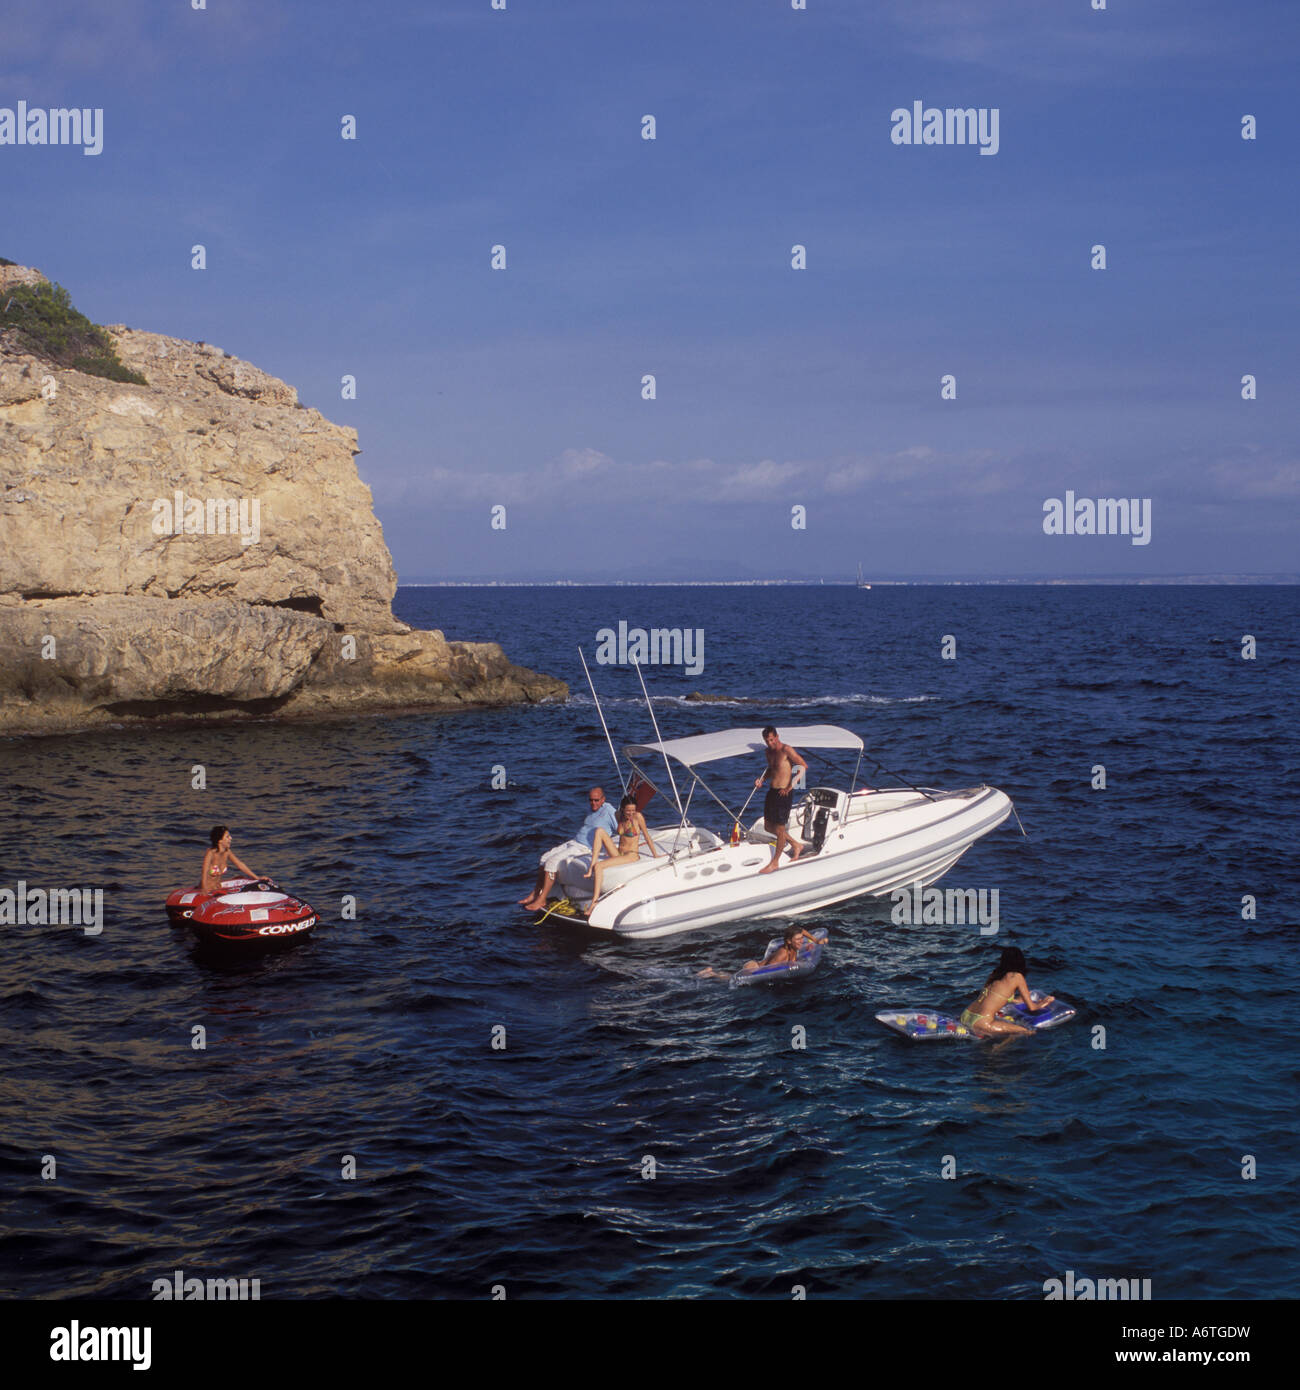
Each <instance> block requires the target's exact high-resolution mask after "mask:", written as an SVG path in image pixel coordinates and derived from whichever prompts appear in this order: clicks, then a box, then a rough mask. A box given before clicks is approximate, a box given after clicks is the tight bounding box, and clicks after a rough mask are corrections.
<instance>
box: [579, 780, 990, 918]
mask: <svg viewBox="0 0 1300 1390" xmlns="http://www.w3.org/2000/svg"><path fill="white" fill-rule="evenodd" d="M881 795H882V794H878V793H873V794H871V796H874V797H875V798H876V799H877V801H878V800H879V798H880V796H881ZM883 795H884V796H886V797H894V798H896V801H897V804H896V805H893V804H890V805H887V806H886V809H884V810H882V811H879V812H875V813H872V812H870V810H868V813H867V814H864V815H861V816H858V817H854V816H850V817H849V818H848V819H847V820H846V821H845V822H844V823H843V824H837V825H836V826H835V828H834V829H833V830H832V832H831V833H830V834H828V835H827V837H826V840H825V843H824V844H823V846H822V849H821V851H820V852H819V853H816V854H814V853H812V852H810V851H805V852H804V854H803V855H801V857H800V858H799V859H798V860H797V861H795V862H790V861H788V860H787V861H784V862H783V863H782V865H781V867H780V868H778V869H777V870H775V871H774V872H772V873H767V874H764V873H761V872H760V870H761V869H762V868H763V867H764V866H765V865H766V864H767V863H768V862H770V860H771V847H770V846H769V845H767V844H755V843H750V842H745V843H742V844H739V845H718V846H717V847H716V848H710V849H701V850H700V851H699V852H697V853H694V854H691V855H688V856H685V857H682V856H678V857H675V858H674V859H672V860H671V861H670V860H667V859H664V860H662V861H654V860H646V859H643V860H641V861H639V862H638V863H637V864H634V865H630V866H626V867H623V866H615V867H613V868H611V869H609V870H608V871H607V873H606V876H607V880H608V879H612V878H614V877H615V876H618V877H619V878H621V880H622V881H620V882H617V884H616V885H615V886H611V887H609V888H608V890H607V891H606V892H605V893H604V894H603V895H602V897H601V899H600V901H599V902H598V903H597V904H596V907H595V908H594V910H592V911H591V912H590V914H589V916H588V923H589V925H590V926H593V927H598V928H602V929H604V930H607V931H610V932H613V933H615V934H617V935H620V936H627V937H637V938H646V939H650V938H653V937H660V936H671V935H674V934H676V933H678V932H683V931H693V930H695V929H697V928H700V927H709V926H717V925H720V924H722V923H724V922H732V921H736V920H738V919H741V918H757V919H760V920H762V919H770V918H780V917H794V916H798V915H799V914H801V913H805V912H813V911H816V910H818V909H820V908H824V907H829V906H831V905H832V904H835V903H842V902H847V901H849V900H850V899H853V898H860V897H881V896H886V895H888V894H890V893H892V892H894V891H895V890H896V889H900V888H905V887H910V886H911V885H913V884H915V883H918V882H919V883H920V884H921V885H922V886H923V887H926V886H928V885H929V884H931V883H933V882H935V881H936V880H937V879H939V878H940V877H942V876H943V875H944V874H945V873H947V872H948V870H949V869H951V868H952V866H953V865H954V864H955V863H956V862H957V860H958V859H960V858H961V856H962V855H963V854H964V853H965V852H966V851H967V850H968V849H969V848H970V847H971V845H973V844H974V843H975V841H976V840H978V839H980V838H981V837H982V836H984V835H987V834H988V833H989V832H990V831H992V830H994V829H996V828H997V826H999V825H1000V824H1001V823H1002V822H1003V821H1004V820H1005V819H1006V818H1007V816H1009V815H1010V814H1011V809H1012V808H1011V800H1010V798H1009V797H1008V796H1007V795H1006V794H1005V793H1004V792H1001V791H998V790H997V788H995V787H978V788H975V789H973V790H971V791H969V792H961V793H944V794H943V795H942V796H941V797H940V798H938V799H936V800H928V799H922V798H920V797H917V796H908V795H907V794H906V793H902V792H899V793H892V792H891V793H884V794H883ZM855 800H856V798H855ZM864 804H865V805H866V806H867V807H868V808H869V807H870V806H871V805H872V804H873V803H872V801H871V798H870V797H868V799H867V801H866V802H865V803H864ZM620 869H622V872H621V873H620Z"/></svg>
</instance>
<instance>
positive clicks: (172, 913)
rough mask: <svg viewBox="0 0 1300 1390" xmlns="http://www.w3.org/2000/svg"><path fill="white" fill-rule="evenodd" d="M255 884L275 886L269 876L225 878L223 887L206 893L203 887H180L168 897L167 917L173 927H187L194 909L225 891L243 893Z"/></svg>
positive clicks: (222, 882)
mask: <svg viewBox="0 0 1300 1390" xmlns="http://www.w3.org/2000/svg"><path fill="white" fill-rule="evenodd" d="M254 885H260V886H264V887H266V888H274V887H275V886H276V885H275V884H274V883H272V882H271V880H270V879H269V878H223V879H222V880H221V887H220V888H218V889H217V891H216V892H215V893H205V892H204V891H203V889H202V888H178V889H177V890H176V891H175V892H174V893H173V894H172V895H171V897H170V898H168V899H167V917H168V920H169V921H170V922H171V924H172V926H173V927H187V926H189V923H190V919H191V918H192V917H193V916H194V910H195V909H196V908H197V907H200V906H201V905H202V904H203V903H207V902H211V901H212V899H213V898H219V897H220V896H221V895H222V894H223V893H242V892H244V890H245V889H248V888H252V887H253V886H254Z"/></svg>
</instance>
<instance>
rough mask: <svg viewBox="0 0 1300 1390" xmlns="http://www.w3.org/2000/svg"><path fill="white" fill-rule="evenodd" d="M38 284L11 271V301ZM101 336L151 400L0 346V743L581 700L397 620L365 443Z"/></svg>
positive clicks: (242, 373)
mask: <svg viewBox="0 0 1300 1390" xmlns="http://www.w3.org/2000/svg"><path fill="white" fill-rule="evenodd" d="M42 279H43V277H41V276H40V274H39V272H35V271H32V270H30V269H28V268H27V267H22V266H0V296H3V295H4V294H5V293H6V292H7V291H9V290H10V289H11V287H13V286H20V285H32V284H38V283H40V282H41V281H42ZM0 307H3V300H2V299H0ZM107 331H108V334H109V335H110V338H111V339H112V342H113V343H114V345H115V346H116V349H117V353H118V356H119V357H120V359H121V361H122V363H123V364H124V365H125V366H126V367H127V368H130V369H131V370H132V371H135V372H138V373H140V374H141V375H142V376H143V377H144V378H145V381H146V382H147V383H148V384H147V385H144V386H141V385H134V384H124V383H120V382H116V381H112V380H107V379H104V378H102V377H99V376H90V375H86V374H85V373H83V372H81V371H75V370H71V369H69V368H67V367H62V366H56V365H53V364H52V363H51V361H50V360H48V358H46V357H43V356H42V355H41V354H39V353H37V352H34V351H33V350H32V347H31V344H30V342H28V341H26V340H25V339H23V337H22V335H20V334H18V333H15V332H12V331H10V332H0V733H4V732H7V733H13V732H54V731H58V730H65V729H76V728H84V727H88V726H93V725H95V724H106V723H120V722H124V721H139V720H149V719H157V718H159V717H162V718H195V719H199V718H237V717H240V716H252V715H262V716H264V715H269V714H280V715H286V716H288V715H303V716H318V715H326V714H338V713H345V714H346V713H363V712H372V711H376V710H383V709H386V708H387V709H392V708H395V707H403V708H412V707H425V708H456V707H463V706H466V705H481V704H506V703H513V702H519V701H536V700H544V699H554V698H561V699H562V698H564V696H565V695H567V693H568V691H567V687H566V686H565V685H564V684H563V682H561V681H557V680H554V679H552V678H551V677H549V676H541V675H537V674H536V673H534V672H532V671H527V670H524V669H523V668H521V667H518V666H514V665H512V664H511V663H510V662H509V660H508V659H507V658H506V656H505V654H504V653H503V652H502V650H501V648H500V647H499V646H497V645H496V644H495V643H492V642H448V641H446V640H445V639H444V637H443V635H442V633H440V632H418V631H414V630H412V629H411V628H409V627H407V626H406V625H405V624H403V623H400V622H398V621H397V620H396V619H395V618H394V617H393V614H392V608H391V602H392V598H393V594H394V593H395V591H396V587H397V582H396V577H395V575H394V573H393V564H392V558H391V556H390V555H389V553H388V548H387V547H386V546H385V545H384V537H383V532H382V530H381V529H380V525H379V522H378V520H377V518H376V517H375V514H374V509H373V505H372V501H371V496H370V489H369V488H367V487H366V485H365V484H364V483H363V482H362V481H361V479H360V477H359V475H358V473H357V468H356V464H355V463H354V461H353V456H354V455H355V454H357V453H358V452H359V449H358V447H357V437H356V432H355V431H354V430H351V429H347V428H344V427H342V426H339V425H335V424H332V423H331V422H330V421H329V420H327V419H325V417H324V416H322V415H321V414H319V413H318V412H317V411H315V410H311V409H306V408H304V407H303V406H301V405H300V404H299V403H298V397H297V392H296V391H295V390H294V389H293V388H292V387H291V386H287V385H286V384H285V383H284V382H282V381H278V380H277V379H276V378H275V377H272V376H268V375H267V374H266V373H265V372H262V371H260V370H259V369H258V368H256V367H254V366H251V365H250V364H249V363H247V362H242V361H240V360H239V359H238V358H236V357H232V356H231V355H230V354H229V353H225V352H222V351H221V349H220V348H215V347H212V346H210V345H208V344H205V343H190V342H185V341H182V340H180V339H177V338H167V337H163V336H161V335H160V334H156V333H140V332H134V331H132V330H131V329H128V328H125V327H122V326H114V327H110V328H109V329H108V330H107Z"/></svg>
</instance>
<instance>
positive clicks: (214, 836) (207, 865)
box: [199, 825, 257, 893]
mask: <svg viewBox="0 0 1300 1390" xmlns="http://www.w3.org/2000/svg"><path fill="white" fill-rule="evenodd" d="M208 839H210V840H211V841H212V848H211V849H210V850H208V851H206V852H205V854H204V855H203V875H202V877H201V878H200V879H199V887H200V888H201V889H202V890H203V891H204V892H205V893H216V892H219V891H220V888H221V880H222V878H223V877H224V876H225V872H226V869H227V868H228V867H229V866H230V864H231V863H233V864H234V866H235V868H237V869H238V870H240V872H241V873H244V874H247V876H248V877H249V878H256V877H257V875H256V874H255V873H254V872H253V871H252V869H250V868H249V867H248V865H247V864H245V863H244V861H243V860H242V859H240V857H239V856H238V855H237V854H236V853H235V852H234V850H232V849H231V848H230V831H229V830H227V829H226V827H225V826H224V825H214V826H213V827H212V831H211V833H210V834H209V836H208Z"/></svg>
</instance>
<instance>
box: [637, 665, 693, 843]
mask: <svg viewBox="0 0 1300 1390" xmlns="http://www.w3.org/2000/svg"><path fill="white" fill-rule="evenodd" d="M632 665H633V667H635V669H636V677H637V680H639V681H640V682H641V693H642V695H644V696H645V704H646V708H647V709H648V710H649V711H650V722H651V723H652V724H653V725H654V728H655V742H656V743H662V742H663V741H664V739H663V735H662V734H661V733H660V732H659V721H658V720H657V719H656V718H655V707H654V706H653V705H652V704H651V703H650V692H649V691H648V690H647V689H646V688H645V677H644V676H643V675H642V674H641V663H640V662H639V661H634V662H633V663H632ZM659 751H660V752H663V749H660V750H659ZM664 766H665V767H666V768H667V769H668V781H669V783H670V784H671V786H672V789H673V800H674V801H675V802H676V803H677V814H678V815H679V816H681V818H682V820H683V821H684V820H685V819H686V812H685V811H683V810H682V799H681V797H680V796H679V795H678V794H677V778H676V777H674V776H673V765H672V763H670V762H669V761H668V754H667V753H664Z"/></svg>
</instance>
